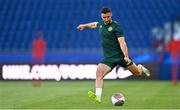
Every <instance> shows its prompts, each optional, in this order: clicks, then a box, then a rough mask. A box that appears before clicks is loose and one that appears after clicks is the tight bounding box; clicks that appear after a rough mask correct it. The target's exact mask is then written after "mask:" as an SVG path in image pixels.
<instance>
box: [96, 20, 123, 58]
mask: <svg viewBox="0 0 180 110" xmlns="http://www.w3.org/2000/svg"><path fill="white" fill-rule="evenodd" d="M97 27H98V28H99V34H100V39H101V44H102V48H103V56H104V59H114V58H115V59H116V58H124V55H123V52H122V50H121V48H120V45H119V42H118V37H124V33H123V30H122V28H121V27H120V25H118V24H117V22H116V21H112V22H111V24H107V25H106V24H104V22H103V21H100V22H98V24H97Z"/></svg>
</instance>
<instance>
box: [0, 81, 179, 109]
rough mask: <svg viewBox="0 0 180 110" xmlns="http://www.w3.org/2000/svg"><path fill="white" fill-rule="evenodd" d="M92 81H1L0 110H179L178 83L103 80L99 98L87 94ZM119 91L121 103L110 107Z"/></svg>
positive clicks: (92, 88) (92, 83)
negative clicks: (35, 84) (38, 83)
mask: <svg viewBox="0 0 180 110" xmlns="http://www.w3.org/2000/svg"><path fill="white" fill-rule="evenodd" d="M88 90H94V81H59V82H56V81H41V86H40V87H33V86H32V82H31V81H1V82H0V109H119V108H120V109H180V85H177V86H173V85H172V83H171V82H169V81H128V80H115V81H109V80H105V85H104V92H103V101H102V103H101V104H95V103H93V102H91V100H89V99H88V97H87V91H88ZM117 92H120V93H123V94H124V96H125V98H126V101H125V104H124V105H123V106H118V107H116V106H112V104H111V100H110V98H111V95H112V94H113V93H117Z"/></svg>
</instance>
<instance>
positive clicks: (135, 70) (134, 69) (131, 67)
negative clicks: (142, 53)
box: [126, 63, 140, 75]
mask: <svg viewBox="0 0 180 110" xmlns="http://www.w3.org/2000/svg"><path fill="white" fill-rule="evenodd" d="M126 68H127V69H128V70H129V71H131V72H132V73H133V74H136V75H139V74H140V71H139V68H138V66H137V65H136V64H135V63H133V64H131V65H129V66H128V67H126Z"/></svg>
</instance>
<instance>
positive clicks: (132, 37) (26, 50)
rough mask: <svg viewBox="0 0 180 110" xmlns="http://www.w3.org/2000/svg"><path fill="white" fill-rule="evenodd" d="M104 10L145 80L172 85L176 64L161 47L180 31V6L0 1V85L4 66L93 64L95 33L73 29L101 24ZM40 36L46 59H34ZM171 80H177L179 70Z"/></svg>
mask: <svg viewBox="0 0 180 110" xmlns="http://www.w3.org/2000/svg"><path fill="white" fill-rule="evenodd" d="M103 6H108V7H110V8H111V9H112V11H113V19H114V20H116V21H117V22H119V23H120V24H121V26H122V27H123V29H124V32H125V36H126V41H127V44H128V48H129V53H130V55H131V57H132V59H133V60H134V62H136V63H142V64H144V65H145V66H147V67H148V68H149V69H150V70H151V73H152V76H151V77H150V78H149V79H150V80H157V81H159V80H168V81H169V80H171V79H172V71H173V70H172V68H173V66H172V65H174V64H175V65H176V66H177V68H180V60H178V59H180V58H179V56H178V58H176V60H173V57H172V56H171V51H169V50H168V49H167V48H166V46H167V45H168V44H169V43H170V42H171V41H172V40H173V35H174V33H175V27H174V25H175V23H177V27H178V26H179V28H178V29H179V30H180V10H179V8H180V1H179V0H0V67H1V68H0V79H1V80H4V81H6V80H7V79H8V78H7V79H6V78H3V66H4V65H30V66H32V65H34V64H36V63H37V64H45V65H49V64H50V65H54V64H55V65H61V64H67V65H72V64H75V65H80V64H83V65H87V64H98V63H99V62H100V61H101V56H102V51H101V45H100V39H99V34H98V30H97V29H95V30H94V29H87V30H85V31H81V32H80V31H78V30H77V29H76V27H77V26H78V24H81V23H88V22H93V21H99V20H101V18H100V9H101V8H102V7H103ZM178 29H177V28H176V30H178ZM168 32H169V33H168ZM39 33H40V34H39ZM167 33H168V34H167ZM39 35H40V37H43V38H44V40H45V43H46V46H45V47H46V48H45V54H44V55H42V56H41V55H40V58H36V57H35V58H34V56H33V41H34V40H35V39H36V38H37V36H39ZM168 35H169V36H168ZM167 36H168V37H170V38H169V39H168V40H167V39H166V37H167ZM159 39H160V40H159ZM159 41H161V42H159ZM176 41H178V42H180V34H179V39H176ZM157 45H158V46H157ZM178 46H179V47H180V45H178ZM176 48H178V47H176ZM179 50H180V49H179ZM177 51H178V50H177ZM178 54H179V53H178ZM38 59H39V60H38ZM177 70H178V69H177ZM87 72H88V71H87ZM72 74H73V73H72ZM176 74H178V75H177V76H178V78H179V79H180V70H179V71H176ZM67 79H68V80H71V78H67ZM72 79H73V78H72ZM115 79H116V78H115ZM127 79H133V80H134V79H135V80H138V81H139V80H142V79H147V78H145V77H142V78H138V77H129V78H127ZM149 79H148V80H149ZM10 80H11V79H10ZM10 80H8V81H10ZM16 80H17V79H16ZM21 80H23V78H22V79H21ZM62 80H63V79H62ZM64 80H66V78H64ZM1 95H2V96H3V94H2V93H1Z"/></svg>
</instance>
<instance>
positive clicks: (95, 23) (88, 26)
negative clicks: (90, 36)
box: [77, 22, 98, 30]
mask: <svg viewBox="0 0 180 110" xmlns="http://www.w3.org/2000/svg"><path fill="white" fill-rule="evenodd" d="M97 24H98V22H92V23H87V24H80V25H79V26H78V27H77V29H79V30H84V29H85V28H97Z"/></svg>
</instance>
